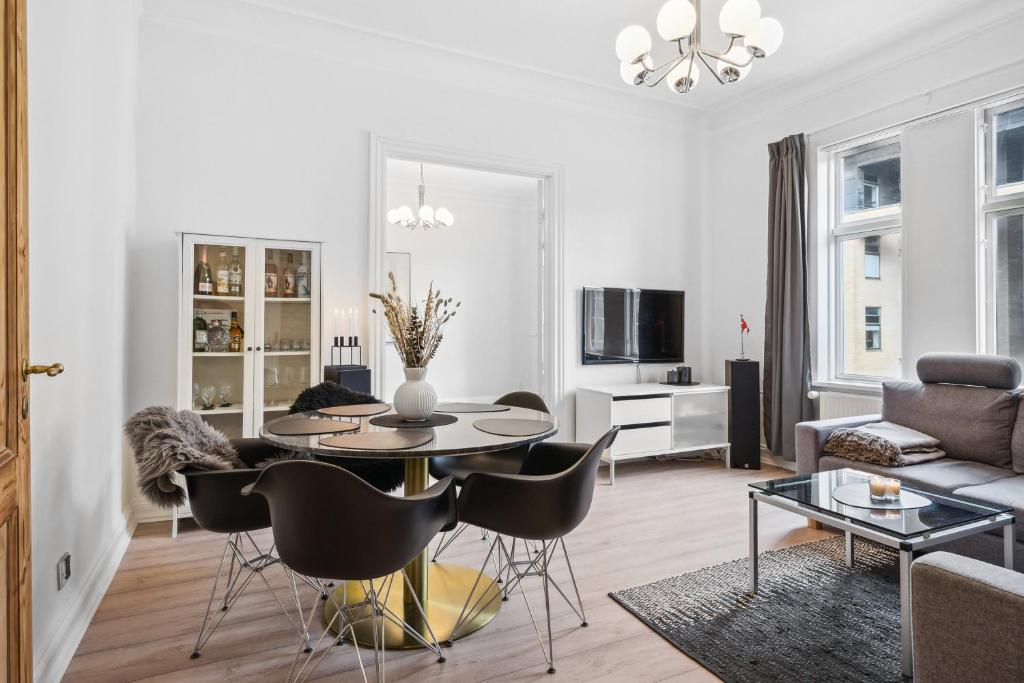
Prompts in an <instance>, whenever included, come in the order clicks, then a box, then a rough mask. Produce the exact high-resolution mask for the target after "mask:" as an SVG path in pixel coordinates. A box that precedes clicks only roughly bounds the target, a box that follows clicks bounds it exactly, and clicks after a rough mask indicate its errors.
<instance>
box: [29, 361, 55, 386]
mask: <svg viewBox="0 0 1024 683" xmlns="http://www.w3.org/2000/svg"><path fill="white" fill-rule="evenodd" d="M62 372H64V364H63V363H54V364H52V365H29V364H28V361H25V362H24V364H23V365H22V366H21V378H22V379H23V380H25V381H26V382H27V381H28V376H29V375H46V376H47V377H56V376H57V375H59V374H60V373H62Z"/></svg>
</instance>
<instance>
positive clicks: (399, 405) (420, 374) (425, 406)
mask: <svg viewBox="0 0 1024 683" xmlns="http://www.w3.org/2000/svg"><path fill="white" fill-rule="evenodd" d="M426 376H427V369H426V368H405V382H403V383H402V384H401V385H400V386H399V387H398V388H397V389H396V390H395V400H394V405H395V412H396V413H398V416H399V417H401V418H403V419H405V420H425V419H427V418H428V417H430V416H431V415H433V414H434V407H435V406H436V405H437V392H436V391H434V387H432V386H430V383H428V382H427V381H426V380H425V379H424V378H425V377H426Z"/></svg>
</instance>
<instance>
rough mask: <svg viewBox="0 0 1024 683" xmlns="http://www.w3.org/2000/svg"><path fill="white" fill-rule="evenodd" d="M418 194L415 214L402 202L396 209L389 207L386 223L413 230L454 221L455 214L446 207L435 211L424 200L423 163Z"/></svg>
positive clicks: (445, 225)
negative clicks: (417, 205)
mask: <svg viewBox="0 0 1024 683" xmlns="http://www.w3.org/2000/svg"><path fill="white" fill-rule="evenodd" d="M419 192H420V196H419V207H418V210H417V211H416V215H413V213H412V209H410V208H409V207H408V206H406V205H405V204H403V205H402V206H400V207H398V208H397V209H391V210H390V211H388V215H387V219H388V223H391V224H392V225H400V226H402V227H403V228H409V229H410V230H415V229H416V228H423V229H424V230H429V229H430V228H441V227H445V228H449V227H451V226H452V224H453V223H455V216H453V215H452V212H451V211H449V210H448V209H446V208H444V207H441V208H440V209H438V210H437V211H434V208H433V207H432V206H430V204H427V203H426V202H425V198H426V196H427V188H426V186H425V185H424V184H423V164H420V190H419Z"/></svg>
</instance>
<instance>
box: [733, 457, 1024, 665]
mask: <svg viewBox="0 0 1024 683" xmlns="http://www.w3.org/2000/svg"><path fill="white" fill-rule="evenodd" d="M870 477H871V475H870V474H869V473H867V472H860V471H858V470H852V469H843V470H834V471H831V472H816V473H814V474H803V475H799V476H796V477H786V478H784V479H775V480H772V481H762V482H758V483H755V484H750V488H751V491H749V492H748V495H749V498H750V503H749V504H750V532H749V533H750V592H751V593H756V592H757V555H758V551H757V504H758V503H767V504H768V505H773V506H775V507H777V508H782V509H783V510H789V511H790V512H795V513H796V514H798V515H802V516H804V517H807V518H808V519H813V520H816V521H818V522H822V523H823V524H827V525H828V526H830V527H835V528H838V529H841V530H842V531H843V532H844V533H845V534H846V564H847V565H848V566H851V567H852V566H853V562H854V557H853V537H854V536H860V537H861V538H867V539H870V540H872V541H875V542H877V543H881V544H882V545H885V546H888V547H890V548H895V549H896V550H898V551H899V558H900V560H899V562H900V628H901V638H902V649H903V673H904V675H906V676H912V675H913V671H914V660H913V651H912V648H911V623H910V595H911V586H910V564H911V562H913V560H914V553H915V552H918V551H921V550H924V549H925V548H930V547H932V546H936V545H939V544H941V543H946V542H948V541H952V540H954V539H958V538H964V537H965V536H972V535H974V534H980V533H984V532H986V531H991V530H992V529H996V528H999V527H1002V528H1003V564H1004V566H1005V567H1006V568H1007V569H1013V544H1014V521H1015V520H1014V517H1013V512H1012V509H1011V508H1008V507H1000V506H991V505H978V504H976V503H972V502H970V501H968V500H965V499H962V498H957V497H955V496H945V495H936V494H934V493H928V492H925V491H920V490H916V489H908V488H906V487H904V488H903V491H909V492H911V493H916V494H918V495H921V496H924V497H925V498H927V499H929V500H930V501H931V503H930V504H929V505H927V506H925V507H919V508H916V509H907V510H888V509H878V508H863V507H854V506H852V505H846V504H844V503H840V502H839V501H837V500H835V499H834V498H833V497H832V494H833V492H834V491H835V490H836V489H837V488H839V487H840V486H845V485H847V484H866V483H867V482H868V480H869V479H870Z"/></svg>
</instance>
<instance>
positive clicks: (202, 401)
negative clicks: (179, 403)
mask: <svg viewBox="0 0 1024 683" xmlns="http://www.w3.org/2000/svg"><path fill="white" fill-rule="evenodd" d="M216 396H217V390H216V389H215V388H214V387H213V386H212V385H210V386H205V387H203V388H201V389H200V390H199V405H201V406H202V408H203V410H210V409H212V408H213V403H214V398H216Z"/></svg>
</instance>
